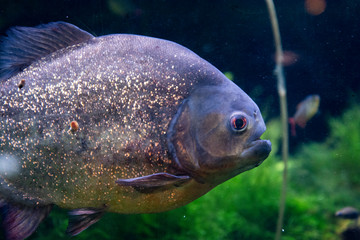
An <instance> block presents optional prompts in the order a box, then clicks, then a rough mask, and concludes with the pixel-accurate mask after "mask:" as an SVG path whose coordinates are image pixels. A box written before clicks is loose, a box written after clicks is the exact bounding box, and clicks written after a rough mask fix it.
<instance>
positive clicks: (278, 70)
mask: <svg viewBox="0 0 360 240" xmlns="http://www.w3.org/2000/svg"><path fill="white" fill-rule="evenodd" d="M265 1H266V4H267V7H268V11H269V15H270V20H271V26H272V30H273V34H274V41H275V48H276V56H275V59H276V66H275V70H274V74H275V75H276V77H277V89H278V94H279V100H280V114H281V125H282V160H283V162H284V170H283V181H282V187H281V196H280V203H279V215H278V220H277V226H276V235H275V240H279V239H280V238H281V232H282V229H283V222H284V213H285V203H286V189H287V171H288V164H287V161H288V155H289V136H288V113H287V102H286V86H285V76H284V69H283V65H282V60H283V50H282V46H281V38H280V31H279V24H278V20H277V17H276V11H275V6H274V2H273V1H272V0H265Z"/></svg>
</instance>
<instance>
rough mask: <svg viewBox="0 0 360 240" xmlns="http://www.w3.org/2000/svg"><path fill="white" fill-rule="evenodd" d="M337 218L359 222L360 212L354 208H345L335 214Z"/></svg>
mask: <svg viewBox="0 0 360 240" xmlns="http://www.w3.org/2000/svg"><path fill="white" fill-rule="evenodd" d="M335 216H336V217H339V218H344V219H353V220H357V219H358V218H359V211H358V210H357V209H356V208H354V207H344V208H342V209H340V210H339V211H337V212H336V213H335Z"/></svg>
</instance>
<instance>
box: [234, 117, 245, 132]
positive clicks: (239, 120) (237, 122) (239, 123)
mask: <svg viewBox="0 0 360 240" xmlns="http://www.w3.org/2000/svg"><path fill="white" fill-rule="evenodd" d="M247 125H248V124H247V119H246V117H244V116H242V115H235V116H232V117H231V118H230V126H231V129H232V130H233V131H235V132H243V131H245V129H246V128H247Z"/></svg>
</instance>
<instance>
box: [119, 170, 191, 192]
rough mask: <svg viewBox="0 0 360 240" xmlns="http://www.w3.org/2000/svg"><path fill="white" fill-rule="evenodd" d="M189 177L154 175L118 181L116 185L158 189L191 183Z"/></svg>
mask: <svg viewBox="0 0 360 240" xmlns="http://www.w3.org/2000/svg"><path fill="white" fill-rule="evenodd" d="M190 179H191V178H190V177H189V176H186V175H184V176H176V175H172V174H170V173H154V174H151V175H147V176H143V177H137V178H129V179H118V180H116V183H117V184H119V185H120V186H131V187H135V188H144V189H147V188H150V189H151V188H158V187H165V186H170V185H174V186H180V185H181V184H183V183H185V182H187V181H189V180H190Z"/></svg>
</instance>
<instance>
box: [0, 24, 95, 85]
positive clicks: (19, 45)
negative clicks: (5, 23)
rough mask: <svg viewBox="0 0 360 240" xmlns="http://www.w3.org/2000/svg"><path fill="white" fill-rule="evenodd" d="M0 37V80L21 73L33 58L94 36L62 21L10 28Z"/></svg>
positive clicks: (34, 59)
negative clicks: (5, 35)
mask: <svg viewBox="0 0 360 240" xmlns="http://www.w3.org/2000/svg"><path fill="white" fill-rule="evenodd" d="M7 35H8V36H7V37H2V38H1V39H0V41H1V45H0V82H1V81H4V80H6V79H8V78H10V77H12V76H14V75H15V74H17V73H19V72H21V71H22V70H23V69H25V68H26V67H28V66H30V65H31V64H32V63H33V62H34V61H36V60H38V59H40V58H42V57H44V56H47V55H49V54H50V53H53V52H55V51H57V50H59V49H62V48H66V47H68V46H72V45H75V44H78V43H81V42H85V41H87V40H89V39H91V38H93V37H94V36H93V35H91V34H90V33H88V32H85V31H83V30H81V29H80V28H78V27H76V26H74V25H72V24H70V23H66V22H52V23H48V24H42V25H39V26H36V27H13V28H11V29H9V30H8V31H7Z"/></svg>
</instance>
